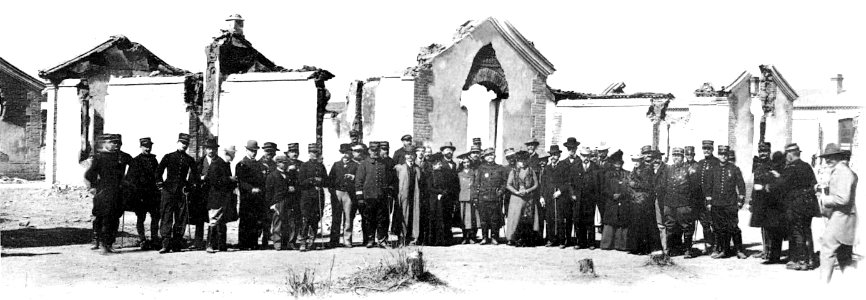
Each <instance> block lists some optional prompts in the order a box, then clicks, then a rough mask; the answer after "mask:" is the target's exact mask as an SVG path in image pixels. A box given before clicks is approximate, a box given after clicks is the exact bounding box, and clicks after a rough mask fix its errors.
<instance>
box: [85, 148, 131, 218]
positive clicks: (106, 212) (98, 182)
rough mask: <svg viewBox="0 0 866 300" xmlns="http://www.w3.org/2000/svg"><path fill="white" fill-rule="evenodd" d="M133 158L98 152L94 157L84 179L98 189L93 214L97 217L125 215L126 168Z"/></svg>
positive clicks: (116, 153) (114, 153)
mask: <svg viewBox="0 0 866 300" xmlns="http://www.w3.org/2000/svg"><path fill="white" fill-rule="evenodd" d="M130 161H132V156H130V155H129V154H126V153H125V152H123V151H120V150H117V151H114V152H98V153H96V155H94V156H93V162H92V163H91V164H90V168H88V169H87V171H85V173H84V179H87V181H88V182H90V186H91V187H93V188H96V195H94V196H93V211H92V214H93V215H94V216H97V217H119V216H120V215H121V214H122V213H123V207H122V204H123V203H122V200H123V199H122V197H123V189H124V186H123V185H124V175H125V174H126V167H127V165H129V162H130Z"/></svg>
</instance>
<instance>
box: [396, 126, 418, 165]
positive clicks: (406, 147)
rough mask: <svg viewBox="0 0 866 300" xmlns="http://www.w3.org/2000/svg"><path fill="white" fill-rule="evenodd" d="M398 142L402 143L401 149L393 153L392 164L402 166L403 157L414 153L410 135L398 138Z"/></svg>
mask: <svg viewBox="0 0 866 300" xmlns="http://www.w3.org/2000/svg"><path fill="white" fill-rule="evenodd" d="M400 142H401V143H403V147H401V148H400V149H397V151H394V163H396V164H398V165H399V164H403V163H406V161H405V159H404V158H405V157H406V154H407V153H414V151H415V147H413V146H412V136H411V135H408V134H406V135H403V137H401V138H400Z"/></svg>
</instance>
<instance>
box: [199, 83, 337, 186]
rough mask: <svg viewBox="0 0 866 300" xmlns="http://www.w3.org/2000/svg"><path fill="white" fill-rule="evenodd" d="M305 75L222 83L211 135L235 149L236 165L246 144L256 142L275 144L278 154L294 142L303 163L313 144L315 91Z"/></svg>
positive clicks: (314, 140) (314, 139) (314, 136)
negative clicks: (216, 124)
mask: <svg viewBox="0 0 866 300" xmlns="http://www.w3.org/2000/svg"><path fill="white" fill-rule="evenodd" d="M304 74H306V75H304ZM308 75H309V73H306V72H305V73H249V74H235V75H231V76H229V77H228V78H227V79H226V81H225V82H223V84H222V93H221V95H220V103H219V110H218V114H219V115H218V117H219V122H220V128H219V132H215V133H214V135H218V136H219V142H220V145H221V146H230V145H234V146H235V147H236V148H237V150H238V153H237V158H236V159H235V161H234V162H235V163H237V162H238V161H240V158H241V157H243V155H245V150H244V146H246V143H247V140H257V141H258V142H259V146H262V145H263V144H264V143H265V142H274V143H276V144H277V148H279V149H280V152H283V151H285V150H286V146H287V144H288V143H290V142H296V143H299V144H300V158H301V159H304V160H305V159H306V157H307V145H308V144H310V143H315V142H316V87H315V85H314V83H313V81H312V80H306V76H308ZM259 155H261V151H259ZM326 160H327V159H326ZM233 169H234V168H233Z"/></svg>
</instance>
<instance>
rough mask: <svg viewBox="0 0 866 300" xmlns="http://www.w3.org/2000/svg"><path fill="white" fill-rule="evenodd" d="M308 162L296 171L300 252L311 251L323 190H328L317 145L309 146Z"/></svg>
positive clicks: (321, 204)
mask: <svg viewBox="0 0 866 300" xmlns="http://www.w3.org/2000/svg"><path fill="white" fill-rule="evenodd" d="M307 152H309V154H310V160H308V161H306V162H304V163H303V164H301V168H300V169H299V171H298V182H299V186H300V187H301V199H300V206H301V228H300V240H299V243H300V244H301V246H300V247H301V249H300V250H301V251H307V250H313V246H314V245H313V242H314V240H315V239H316V231H317V230H318V223H319V220H320V219H321V218H322V210H323V208H324V207H325V190H324V189H325V188H330V187H331V183H330V180H328V171H327V170H325V165H323V164H322V162H321V161H320V157H321V156H320V155H321V153H322V148H321V147H320V146H319V145H318V144H310V145H309V146H308V150H307Z"/></svg>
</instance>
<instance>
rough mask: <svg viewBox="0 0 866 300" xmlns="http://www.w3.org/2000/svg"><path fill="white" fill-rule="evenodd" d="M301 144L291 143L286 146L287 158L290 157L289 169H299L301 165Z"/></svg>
mask: <svg viewBox="0 0 866 300" xmlns="http://www.w3.org/2000/svg"><path fill="white" fill-rule="evenodd" d="M300 151H301V150H300V145H298V143H289V144H288V146H287V147H286V152H284V153H285V154H286V158H287V159H288V164H289V166H288V169H287V170H289V171H297V170H298V168H300V167H301V164H303V163H304V162H302V161H301V160H300V159H298V155H300Z"/></svg>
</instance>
